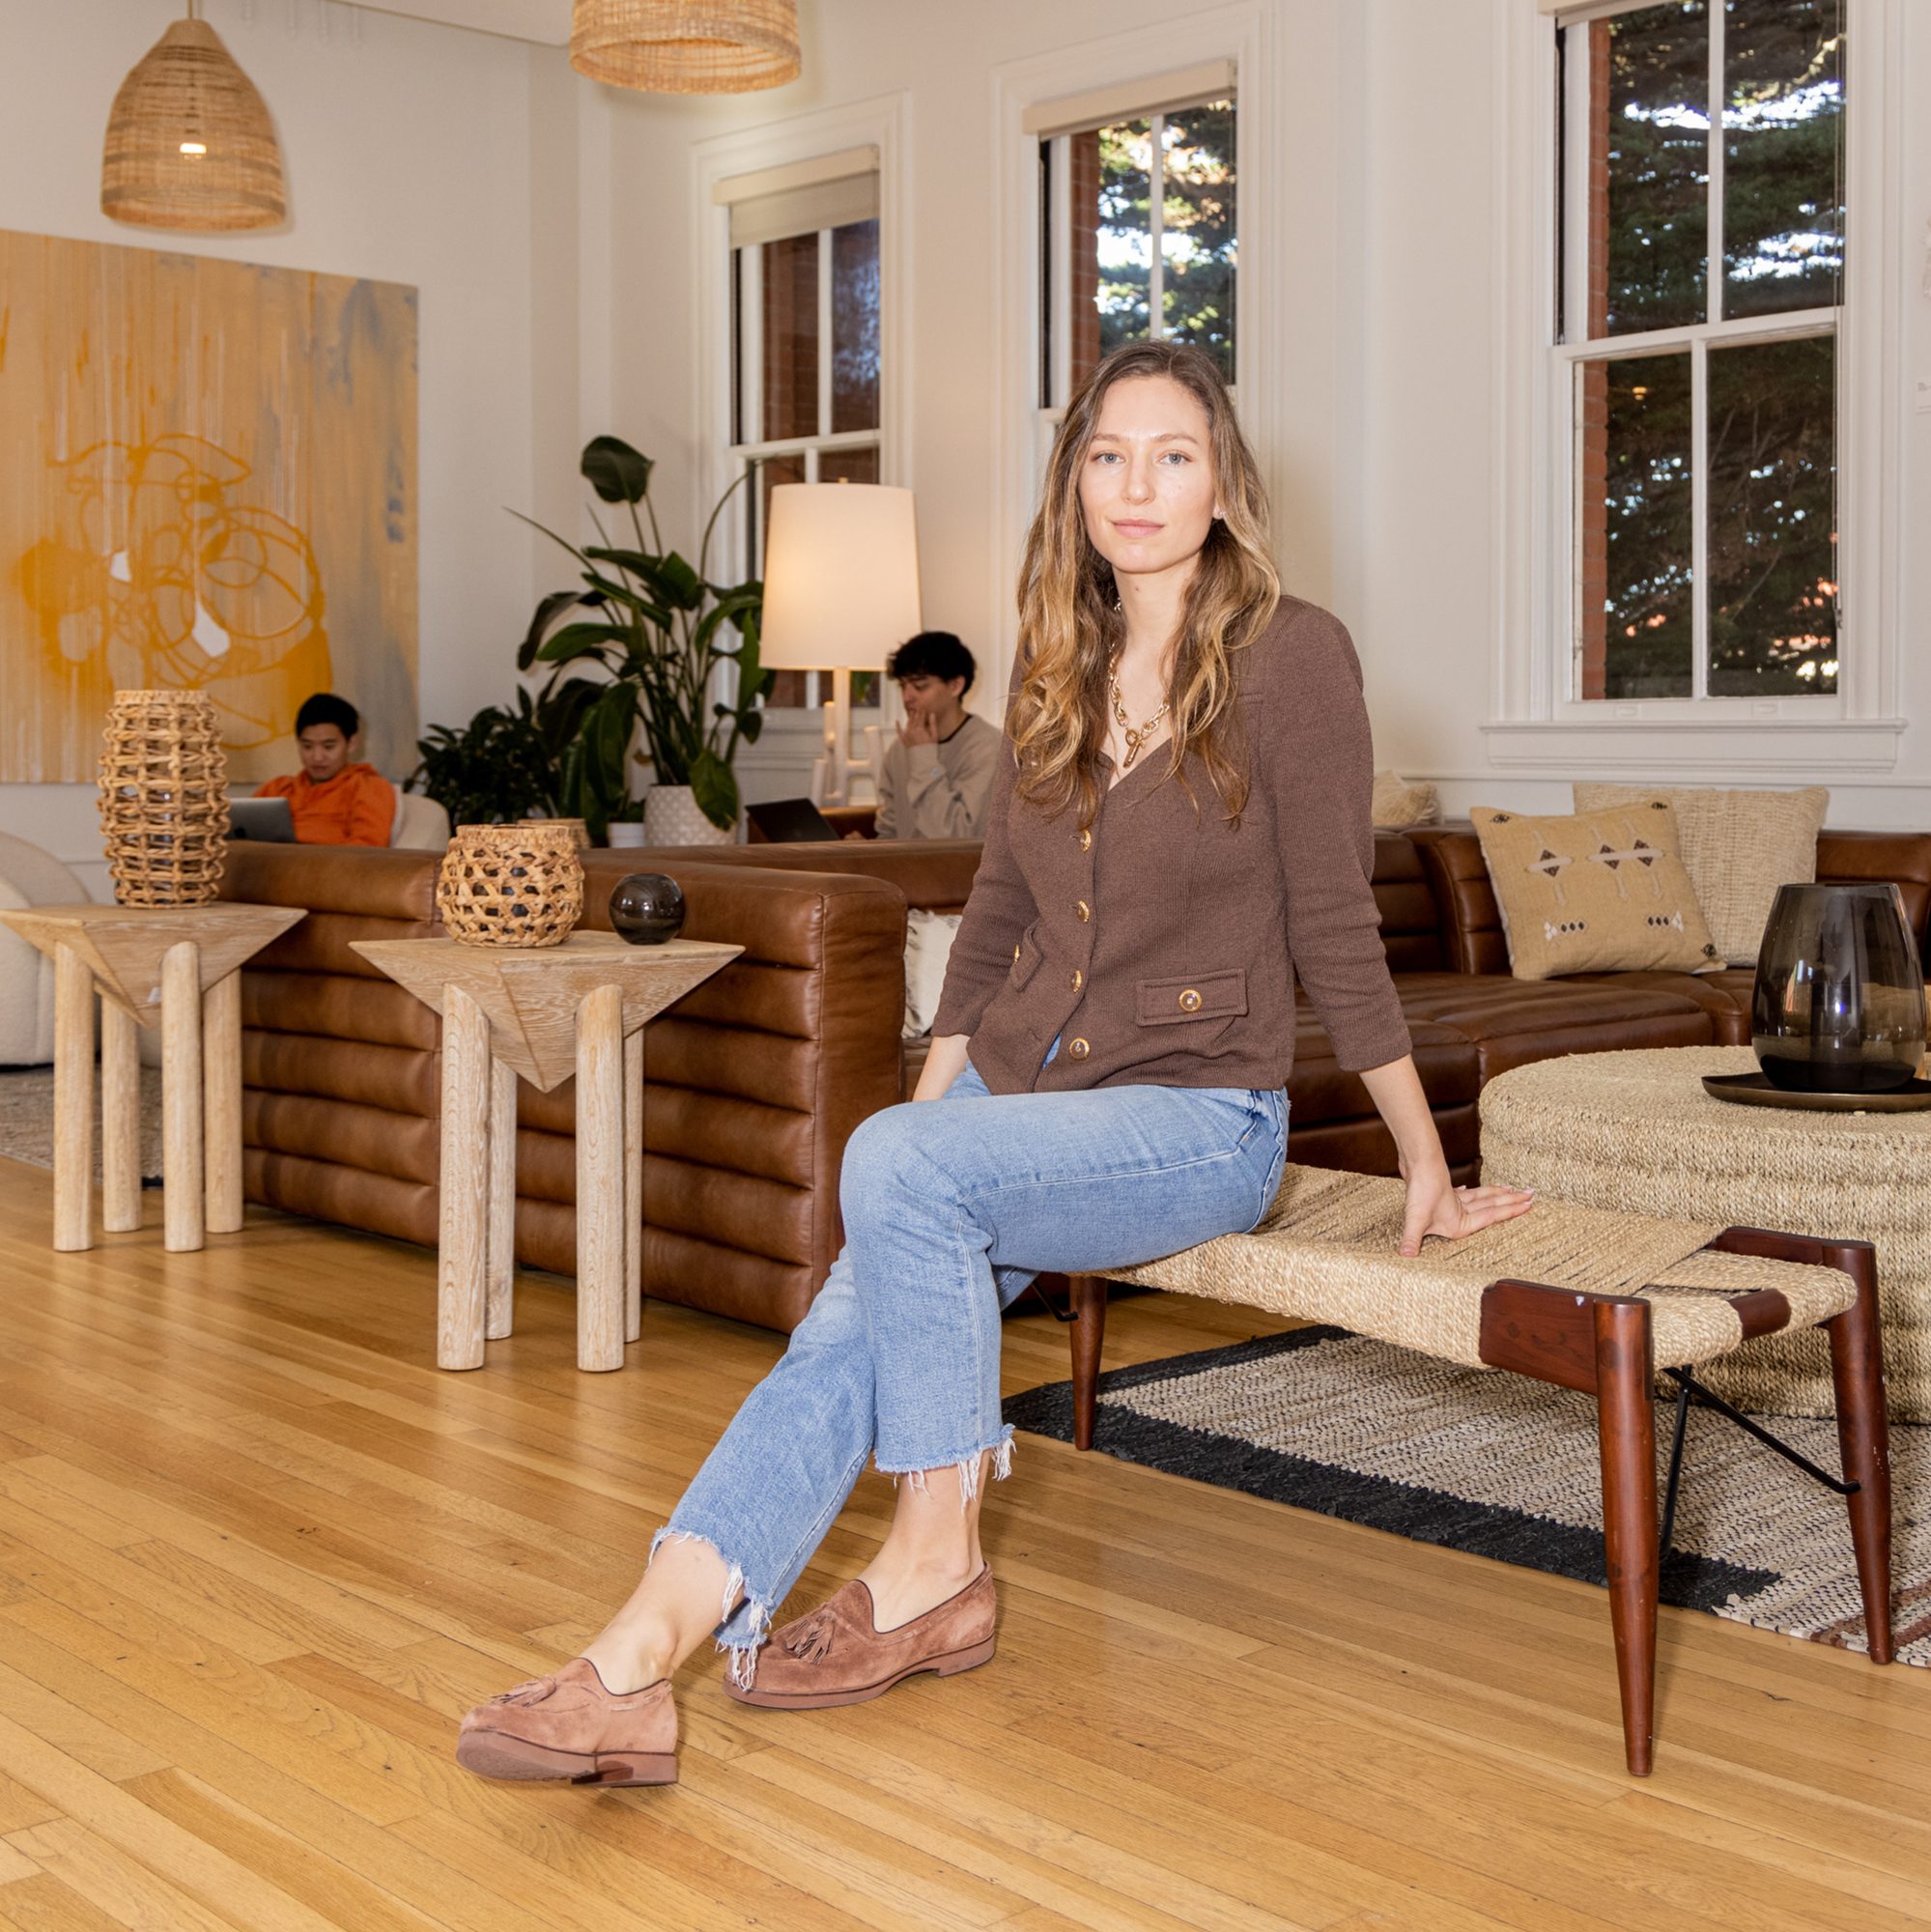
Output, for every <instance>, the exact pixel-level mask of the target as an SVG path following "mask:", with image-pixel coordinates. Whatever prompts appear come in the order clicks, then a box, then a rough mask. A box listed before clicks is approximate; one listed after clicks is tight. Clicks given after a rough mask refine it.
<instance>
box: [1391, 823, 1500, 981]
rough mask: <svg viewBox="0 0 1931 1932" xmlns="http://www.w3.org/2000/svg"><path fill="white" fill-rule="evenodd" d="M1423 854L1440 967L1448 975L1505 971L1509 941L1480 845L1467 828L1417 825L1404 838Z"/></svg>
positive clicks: (1480, 842) (1471, 831)
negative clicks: (1438, 942) (1432, 903)
mask: <svg viewBox="0 0 1931 1932" xmlns="http://www.w3.org/2000/svg"><path fill="white" fill-rule="evenodd" d="M1405 836H1406V838H1408V839H1409V840H1410V841H1411V842H1412V844H1413V845H1414V848H1415V850H1416V851H1417V852H1419V853H1420V854H1421V863H1422V870H1423V872H1424V873H1425V874H1426V875H1427V878H1428V883H1429V890H1430V891H1431V892H1432V893H1433V894H1434V910H1435V918H1436V920H1437V922H1438V924H1439V929H1440V932H1441V956H1442V965H1443V967H1444V968H1445V969H1446V970H1447V971H1448V972H1451V973H1506V972H1507V971H1508V970H1509V940H1508V935H1507V934H1506V933H1505V932H1504V931H1503V930H1502V908H1501V906H1500V904H1499V903H1498V902H1497V900H1496V898H1495V889H1494V887H1493V886H1492V885H1491V884H1490V882H1489V866H1488V862H1487V861H1486V860H1485V859H1484V858H1483V857H1482V841H1481V839H1480V838H1477V837H1476V836H1475V833H1474V831H1473V829H1472V828H1471V827H1468V826H1465V825H1461V826H1457V825H1416V826H1412V827H1410V828H1409V830H1408V831H1407V833H1406V835H1405Z"/></svg>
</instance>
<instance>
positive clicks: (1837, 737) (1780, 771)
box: [1483, 0, 1905, 782]
mask: <svg viewBox="0 0 1931 1932" xmlns="http://www.w3.org/2000/svg"><path fill="white" fill-rule="evenodd" d="M1650 4H1654V0H1611V4H1607V5H1595V6H1589V5H1576V6H1567V7H1560V6H1557V5H1555V4H1552V0H1501V6H1502V26H1501V34H1500V41H1501V46H1500V53H1501V61H1500V69H1501V72H1502V85H1503V87H1504V88H1505V89H1506V99H1507V100H1508V102H1509V105H1510V109H1511V111H1510V112H1509V113H1508V115H1507V116H1506V117H1505V128H1506V132H1505V137H1504V138H1503V139H1502V140H1501V141H1499V142H1498V143H1497V144H1496V150H1495V178H1494V184H1493V186H1494V201H1495V236H1496V263H1495V276H1496V286H1497V288H1498V289H1499V290H1500V291H1501V296H1500V303H1501V311H1502V312H1501V315H1500V318H1499V321H1500V327H1498V328H1497V331H1496V364H1495V394H1496V397H1497V403H1498V407H1497V411H1496V452H1495V456H1496V472H1497V475H1498V477H1499V478H1500V480H1501V485H1502V508H1503V520H1502V541H1501V543H1500V544H1499V546H1498V552H1497V564H1496V579H1495V605H1496V615H1497V623H1498V647H1497V651H1496V656H1495V663H1494V669H1493V681H1492V689H1491V705H1492V716H1491V719H1490V721H1489V722H1488V723H1487V724H1486V725H1484V727H1483V730H1484V735H1485V738H1486V740H1487V745H1488V753H1489V758H1490V762H1491V765H1494V766H1497V767H1511V768H1519V769H1523V770H1527V769H1536V770H1539V771H1541V772H1543V773H1545V774H1546V775H1547V776H1548V777H1549V778H1551V779H1560V778H1567V777H1568V776H1570V775H1571V774H1572V773H1575V772H1625V773H1626V772H1629V771H1630V770H1631V768H1632V764H1633V761H1634V760H1638V759H1639V761H1640V763H1641V764H1642V765H1643V766H1644V767H1645V768H1647V769H1651V770H1655V771H1659V772H1665V773H1670V774H1680V775H1684V776H1689V775H1692V774H1694V775H1703V776H1708V777H1713V778H1715V777H1721V778H1736V779H1747V778H1764V777H1773V778H1777V779H1781V780H1782V781H1786V782H1787V781H1789V780H1790V778H1791V777H1793V776H1795V775H1798V774H1799V773H1803V772H1815V773H1817V774H1819V775H1824V774H1828V773H1830V772H1832V771H1888V770H1891V769H1893V768H1894V767H1895V765H1896V763H1897V755H1898V744H1899V739H1900V737H1901V735H1902V733H1903V731H1904V729H1905V723H1904V721H1903V720H1902V719H1900V718H1899V717H1897V715H1896V707H1897V694H1898V686H1899V671H1900V639H1899V622H1898V617H1899V612H1898V609H1897V602H1898V599H1897V574H1898V571H1897V567H1898V564H1899V562H1900V560H1901V556H1902V552H1901V550H1900V548H1899V528H1898V514H1897V505H1898V501H1899V497H1900V495H1901V482H1902V472H1901V455H1902V448H1901V444H1902V439H1901V436H1900V434H1899V431H1900V426H1901V421H1902V412H1903V382H1902V374H1901V355H1900V348H1901V339H1902V301H1903V297H1902V290H1901V280H1902V278H1901V276H1900V274H1899V272H1898V267H1897V264H1898V262H1899V260H1900V254H1901V250H1900V248H1899V245H1898V242H1899V220H1900V208H1899V200H1900V197H1899V194H1898V191H1897V186H1896V184H1898V183H1899V182H1901V180H1902V168H1903V162H1902V128H1903V118H1902V107H1903V103H1902V75H1901V67H1902V62H1901V59H1900V51H1901V46H1902V25H1903V22H1902V7H1903V0H1845V5H1846V28H1847V31H1848V34H1849V37H1850V46H1849V62H1848V67H1847V72H1846V96H1847V101H1848V113H1849V122H1848V127H1847V129H1846V142H1845V174H1846V190H1847V201H1848V210H1849V212H1848V228H1847V234H1846V243H1845V247H1846V269H1845V277H1844V287H1843V294H1844V305H1843V307H1842V308H1841V309H1835V310H1832V309H1822V310H1804V311H1798V312H1794V313H1791V314H1786V315H1780V316H1766V317H1762V318H1751V319H1750V320H1749V321H1748V322H1747V323H1744V322H1728V323H1725V322H1717V323H1708V322H1706V323H1703V324H1700V325H1698V326H1696V327H1692V328H1689V329H1684V330H1667V331H1662V330H1659V331H1655V332H1654V333H1647V334H1644V335H1626V336H1614V337H1609V338H1606V339H1605V340H1599V341H1596V342H1582V341H1576V342H1571V343H1558V342H1557V341H1556V339H1555V321H1556V299H1557V270H1558V267H1559V266H1560V265H1559V264H1558V262H1557V260H1556V231H1557V224H1556V212H1557V210H1556V193H1557V182H1558V178H1559V170H1558V165H1557V163H1558V155H1557V148H1556V144H1557V118H1556V114H1555V111H1554V110H1555V98H1556V85H1557V66H1556V46H1555V34H1556V26H1557V18H1558V16H1559V17H1560V18H1561V19H1562V20H1563V21H1564V22H1566V23H1570V24H1574V23H1576V22H1578V21H1581V20H1587V19H1591V18H1600V17H1602V16H1603V15H1604V14H1614V13H1625V12H1634V11H1636V10H1637V9H1639V8H1640V7H1642V6H1644V5H1650ZM1713 4H1714V5H1721V0H1713ZM1572 234H1573V224H1572ZM1820 323H1833V324H1834V328H1835V336H1836V357H1837V500H1838V508H1839V521H1838V533H1839V534H1838V568H1839V571H1840V573H1841V575H1840V578H1839V582H1840V583H1841V585H1842V594H1841V630H1840V647H1841V656H1840V659H1839V665H1840V668H1839V672H1838V688H1837V690H1836V692H1835V693H1833V694H1831V695H1828V696H1778V697H1756V696H1735V697H1713V696H1689V697H1651V698H1582V697H1578V696H1576V695H1575V675H1576V651H1575V640H1576V621H1575V620H1576V595H1577V589H1576V577H1575V558H1574V536H1575V528H1576V499H1575V482H1574V476H1575V470H1574V458H1575V451H1574V424H1575V405H1574V393H1575V381H1576V377H1575V368H1576V362H1577V360H1579V359H1593V358H1594V357H1595V356H1598V355H1605V354H1606V355H1613V356H1620V355H1633V354H1640V353H1642V352H1643V350H1644V349H1645V348H1646V347H1656V346H1659V345H1665V344H1666V345H1668V346H1671V347H1675V346H1680V344H1681V342H1682V341H1683V340H1684V339H1686V338H1688V339H1690V341H1691V342H1692V345H1693V346H1692V354H1693V355H1698V356H1700V355H1705V354H1707V351H1708V347H1709V345H1710V343H1712V342H1721V341H1724V340H1726V339H1729V338H1731V337H1733V336H1737V335H1740V334H1743V333H1745V332H1747V334H1748V335H1749V336H1750V338H1751V339H1756V340H1765V339H1771V338H1773V337H1775V336H1776V335H1778V334H1785V335H1788V334H1815V333H1818V332H1820V331H1819V327H1818V325H1819V324H1820ZM1698 468H1699V471H1700V469H1701V462H1700V456H1699V465H1698ZM1701 495H1702V485H1701V479H1700V474H1699V478H1698V499H1699V507H1700V502H1701ZM1703 541H1704V531H1703V528H1702V526H1701V525H1700V524H1699V526H1698V528H1697V532H1696V543H1697V554H1696V557H1695V564H1696V567H1697V568H1698V569H1699V570H1700V568H1701V566H1702V563H1703V557H1702V545H1703ZM1699 602H1700V600H1699ZM1697 641H1698V650H1697V653H1696V661H1697V663H1698V665H1699V667H1700V666H1701V665H1702V664H1703V662H1704V651H1703V649H1702V644H1703V639H1701V638H1700V637H1699V639H1698V640H1697ZM1699 681H1700V679H1699Z"/></svg>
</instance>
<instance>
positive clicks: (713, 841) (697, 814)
mask: <svg viewBox="0 0 1931 1932" xmlns="http://www.w3.org/2000/svg"><path fill="white" fill-rule="evenodd" d="M643 842H644V843H645V844H646V845H735V844H736V843H737V830H736V828H735V827H731V828H729V829H726V828H724V827H723V826H719V825H713V824H712V823H711V821H710V820H709V819H708V818H706V817H705V816H704V814H703V813H702V812H701V811H699V810H697V801H696V796H695V795H694V794H693V792H692V790H691V787H690V786H689V785H652V786H651V787H650V789H649V790H648V791H647V792H645V793H644V795H643Z"/></svg>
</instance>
